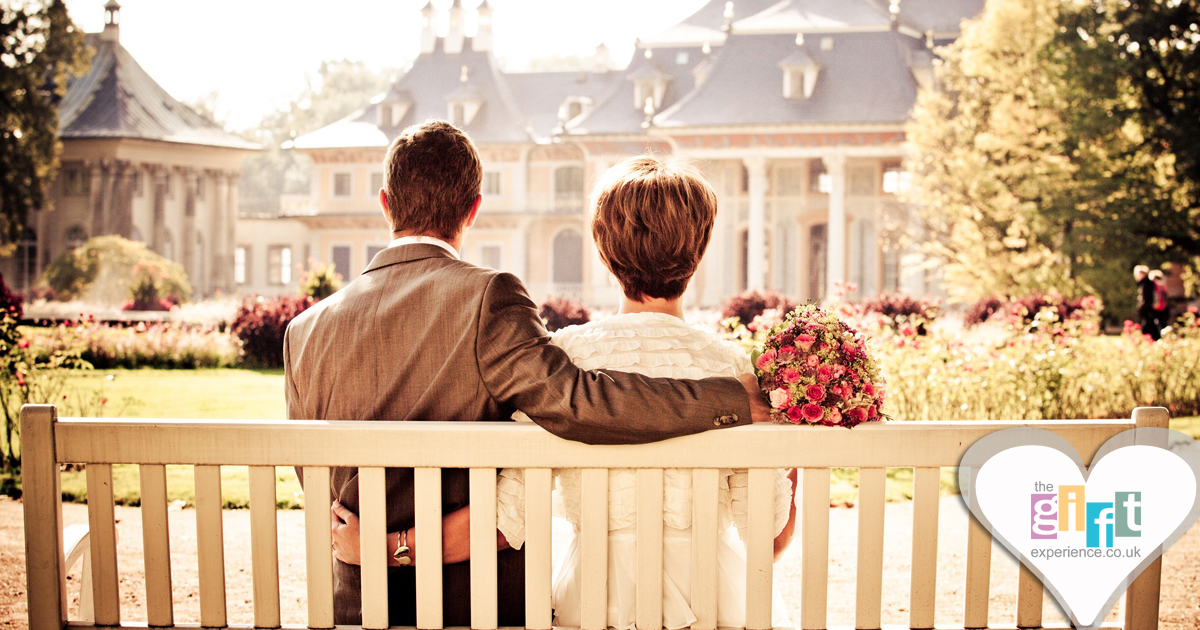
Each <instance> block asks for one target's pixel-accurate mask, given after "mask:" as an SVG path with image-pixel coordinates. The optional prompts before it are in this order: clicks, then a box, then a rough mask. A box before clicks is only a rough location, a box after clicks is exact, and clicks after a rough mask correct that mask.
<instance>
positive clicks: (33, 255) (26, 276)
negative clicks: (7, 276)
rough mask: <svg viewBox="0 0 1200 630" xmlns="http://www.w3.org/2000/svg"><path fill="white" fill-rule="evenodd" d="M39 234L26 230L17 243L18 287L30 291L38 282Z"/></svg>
mask: <svg viewBox="0 0 1200 630" xmlns="http://www.w3.org/2000/svg"><path fill="white" fill-rule="evenodd" d="M37 256H38V249H37V232H34V231H33V230H31V229H29V228H26V229H25V231H24V232H22V233H21V239H20V240H19V241H17V282H16V286H18V287H20V288H22V289H28V288H29V287H32V286H33V283H34V282H35V281H37Z"/></svg>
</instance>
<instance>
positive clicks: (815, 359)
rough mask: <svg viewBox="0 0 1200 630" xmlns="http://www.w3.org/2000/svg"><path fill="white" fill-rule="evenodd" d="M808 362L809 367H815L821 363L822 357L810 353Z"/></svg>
mask: <svg viewBox="0 0 1200 630" xmlns="http://www.w3.org/2000/svg"><path fill="white" fill-rule="evenodd" d="M806 363H807V365H808V367H810V368H815V367H817V366H818V365H821V357H819V356H817V355H815V354H810V355H808V361H807V362H806Z"/></svg>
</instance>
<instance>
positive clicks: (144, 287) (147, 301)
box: [121, 265, 175, 311]
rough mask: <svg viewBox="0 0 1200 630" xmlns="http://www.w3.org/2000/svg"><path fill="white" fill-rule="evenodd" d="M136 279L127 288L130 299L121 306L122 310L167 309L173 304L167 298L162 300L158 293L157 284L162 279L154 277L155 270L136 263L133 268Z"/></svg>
mask: <svg viewBox="0 0 1200 630" xmlns="http://www.w3.org/2000/svg"><path fill="white" fill-rule="evenodd" d="M135 273H136V274H137V281H135V282H134V284H133V286H132V287H130V289H129V296H130V298H132V299H130V300H129V301H128V302H126V303H125V304H124V305H122V306H121V310H123V311H169V310H171V309H172V308H173V307H174V306H175V305H174V304H172V303H171V302H170V301H169V300H164V299H162V297H161V296H160V293H159V284H161V283H162V280H161V279H160V278H158V277H156V275H155V272H154V271H153V270H151V269H149V268H147V267H146V266H145V265H138V266H137V268H136V269H135Z"/></svg>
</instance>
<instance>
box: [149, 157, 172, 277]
mask: <svg viewBox="0 0 1200 630" xmlns="http://www.w3.org/2000/svg"><path fill="white" fill-rule="evenodd" d="M167 174H168V171H167V169H166V168H165V167H163V166H156V167H154V169H153V170H152V171H150V182H151V183H150V185H151V191H153V194H154V202H153V206H151V211H150V212H151V215H150V216H151V219H150V232H151V233H150V249H153V250H154V251H156V252H158V253H159V254H162V255H164V256H165V255H166V253H167V252H166V246H167ZM172 253H173V252H172Z"/></svg>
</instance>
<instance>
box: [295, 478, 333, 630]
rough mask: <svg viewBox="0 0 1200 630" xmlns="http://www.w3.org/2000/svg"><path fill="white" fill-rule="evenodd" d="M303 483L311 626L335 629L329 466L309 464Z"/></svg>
mask: <svg viewBox="0 0 1200 630" xmlns="http://www.w3.org/2000/svg"><path fill="white" fill-rule="evenodd" d="M303 477H304V478H303V479H302V480H301V483H302V484H303V486H304V561H305V565H306V567H307V576H306V577H307V582H308V625H309V627H310V628H333V555H332V554H331V549H332V548H333V533H332V532H331V531H330V529H329V527H328V525H329V522H330V519H329V505H330V503H331V501H330V498H329V488H330V484H329V468H328V467H326V466H306V467H304V470H303Z"/></svg>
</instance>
